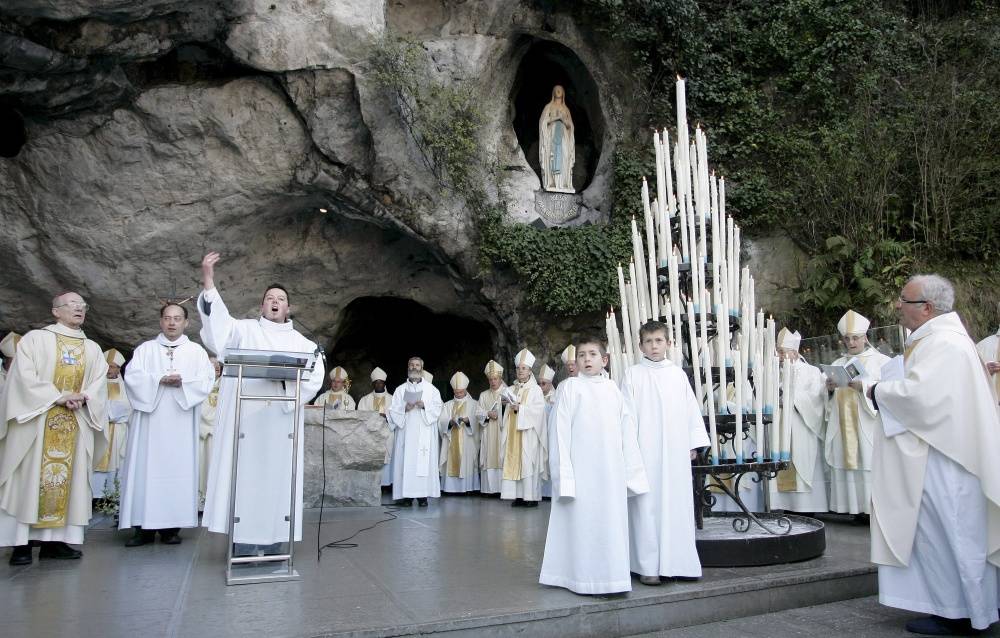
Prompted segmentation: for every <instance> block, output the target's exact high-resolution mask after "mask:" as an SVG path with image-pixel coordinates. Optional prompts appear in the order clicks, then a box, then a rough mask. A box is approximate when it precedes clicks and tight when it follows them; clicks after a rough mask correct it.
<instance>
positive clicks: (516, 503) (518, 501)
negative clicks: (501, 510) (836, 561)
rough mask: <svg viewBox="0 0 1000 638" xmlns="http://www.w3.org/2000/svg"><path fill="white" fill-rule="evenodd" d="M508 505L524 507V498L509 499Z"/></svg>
mask: <svg viewBox="0 0 1000 638" xmlns="http://www.w3.org/2000/svg"><path fill="white" fill-rule="evenodd" d="M510 506H511V507H524V500H523V499H519V498H515V499H514V500H513V501H511V503H510Z"/></svg>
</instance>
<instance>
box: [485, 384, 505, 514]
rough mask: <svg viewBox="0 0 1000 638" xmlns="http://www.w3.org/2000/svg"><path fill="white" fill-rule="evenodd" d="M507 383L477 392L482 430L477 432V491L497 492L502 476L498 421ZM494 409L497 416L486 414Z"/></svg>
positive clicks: (501, 450) (501, 449) (501, 418)
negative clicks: (489, 416) (501, 396)
mask: <svg viewBox="0 0 1000 638" xmlns="http://www.w3.org/2000/svg"><path fill="white" fill-rule="evenodd" d="M506 387H507V385H506V384H504V383H501V384H500V388H499V389H497V390H496V391H493V390H490V389H488V388H487V389H486V390H483V392H481V393H480V394H479V416H480V418H481V419H482V424H481V425H482V430H481V431H480V433H479V478H480V483H479V491H480V492H482V493H483V494H498V493H499V492H500V482H501V480H502V477H503V448H502V447H501V446H500V445H501V436H500V422H501V421H502V420H503V404H502V403H501V402H500V393H501V392H503V390H504V388H506ZM491 411H494V412H496V413H497V415H498V416H499V418H496V419H490V418H488V417H487V415H488V414H489V413H490V412H491Z"/></svg>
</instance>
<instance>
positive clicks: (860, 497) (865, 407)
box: [792, 346, 889, 514]
mask: <svg viewBox="0 0 1000 638" xmlns="http://www.w3.org/2000/svg"><path fill="white" fill-rule="evenodd" d="M853 358H854V357H853V355H847V356H846V357H841V358H839V359H837V360H836V361H834V362H833V365H844V364H845V363H847V362H848V361H850V360H851V359H853ZM857 358H858V360H859V361H861V364H862V365H863V366H864V367H865V375H864V376H863V377H861V378H860V379H859V380H860V381H861V384H862V386H863V389H862V391H861V392H860V393H859V392H858V391H857V390H854V389H852V388H837V389H836V390H834V392H833V396H831V397H830V399H829V402H828V404H827V405H828V407H827V412H828V414H829V415H830V416H829V419H828V420H827V425H826V441H825V445H824V447H825V454H824V460H825V461H826V465H827V467H829V468H830V503H829V507H830V510H831V511H833V512H839V513H841V514H871V511H872V508H871V500H872V488H871V482H872V478H871V470H872V448H873V445H874V440H875V439H874V436H875V431H876V430H878V429H880V428H881V427H882V422H881V421H880V420H879V418H878V412H877V411H876V410H875V405H874V404H873V403H872V401H871V399H869V398H868V397H867V394H868V388H870V387H871V386H872V385H873V384H875V383H878V381H879V379H881V378H882V366H884V365H885V364H886V363H888V361H889V357H887V356H885V355H884V354H882V353H881V352H879V351H878V350H876V349H875V348H872V347H871V346H869V347H868V348H866V349H865V351H864V352H862V353H861V354H859V355H857ZM792 458H793V459H794V458H795V456H794V450H793V456H792ZM814 511H818V510H814Z"/></svg>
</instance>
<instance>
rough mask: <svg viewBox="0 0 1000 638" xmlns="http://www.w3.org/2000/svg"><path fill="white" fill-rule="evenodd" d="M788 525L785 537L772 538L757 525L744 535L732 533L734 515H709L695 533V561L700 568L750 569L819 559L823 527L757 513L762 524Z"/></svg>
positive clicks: (796, 518) (795, 518)
mask: <svg viewBox="0 0 1000 638" xmlns="http://www.w3.org/2000/svg"><path fill="white" fill-rule="evenodd" d="M782 516H783V517H785V518H787V519H788V520H790V521H791V523H792V528H791V531H789V532H788V533H787V534H780V535H776V534H772V533H769V532H767V531H765V530H762V529H761V528H760V527H759V526H757V525H751V526H750V527H749V529H747V531H745V532H739V531H736V529H735V528H734V525H733V521H734V520H735V519H737V518H738V517H739V516H738V515H737V514H713V515H711V516H706V517H705V527H704V529H700V530H698V531H697V534H696V539H697V546H698V557H699V558H700V559H701V565H702V567H752V566H756V565H778V564H781V563H794V562H797V561H801V560H809V559H810V558H816V557H817V556H821V555H822V554H823V552H824V550H826V532H825V530H824V527H823V523H822V522H821V521H818V520H816V519H814V518H809V517H807V516H796V515H794V514H764V513H758V514H757V517H758V518H760V519H761V520H762V521H763V522H764V523H765V524H768V525H769V526H772V525H774V523H775V522H776V521H777V519H778V518H780V517H782Z"/></svg>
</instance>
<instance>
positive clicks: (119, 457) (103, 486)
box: [90, 376, 132, 498]
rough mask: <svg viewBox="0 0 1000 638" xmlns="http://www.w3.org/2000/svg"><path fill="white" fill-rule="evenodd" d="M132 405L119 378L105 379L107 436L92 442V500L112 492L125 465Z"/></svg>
mask: <svg viewBox="0 0 1000 638" xmlns="http://www.w3.org/2000/svg"><path fill="white" fill-rule="evenodd" d="M130 416H132V404H131V403H129V400H128V391H127V390H126V389H125V383H124V382H123V381H122V379H121V376H119V377H118V378H117V379H108V429H107V437H103V436H99V437H97V438H95V439H94V471H93V472H91V473H90V491H91V492H93V494H94V498H101V496H102V495H103V494H105V493H108V494H110V493H111V492H113V491H114V487H115V486H114V482H115V477H117V476H118V471H119V470H120V469H121V467H122V464H124V463H125V451H126V449H127V448H128V420H129V417H130Z"/></svg>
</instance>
